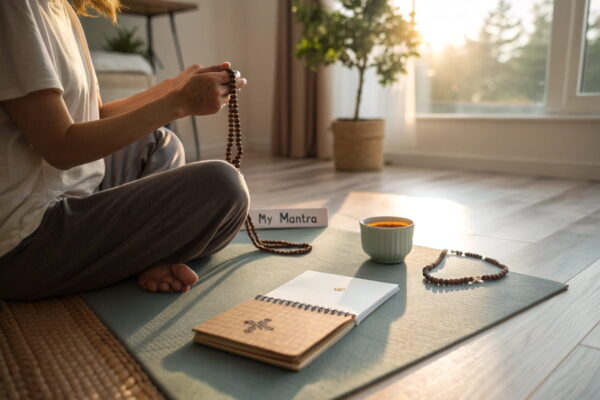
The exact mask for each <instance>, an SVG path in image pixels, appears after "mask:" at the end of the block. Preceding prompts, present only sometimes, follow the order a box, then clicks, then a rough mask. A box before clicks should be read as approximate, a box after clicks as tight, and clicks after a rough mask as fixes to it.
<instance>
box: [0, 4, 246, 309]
mask: <svg viewBox="0 0 600 400" xmlns="http://www.w3.org/2000/svg"><path fill="white" fill-rule="evenodd" d="M73 4H74V7H75V9H76V10H77V11H79V12H85V9H86V7H88V6H91V7H93V8H95V9H96V10H98V11H100V12H103V13H105V14H106V15H108V16H111V17H113V18H114V16H115V13H116V11H117V8H118V2H117V1H116V0H73ZM228 67H229V64H228V63H223V64H220V65H215V66H212V67H208V68H205V67H202V66H192V67H190V68H188V69H186V70H185V71H184V72H182V73H181V74H179V75H178V76H177V77H175V78H173V79H170V80H166V81H164V82H162V83H161V84H159V85H157V86H155V87H153V88H151V89H149V90H147V91H145V92H143V93H139V94H137V95H135V96H132V97H129V98H126V99H122V100H117V101H114V102H110V103H108V104H104V105H103V104H102V103H101V101H100V97H99V93H98V86H97V80H96V76H95V73H94V69H93V66H92V64H91V60H90V55H89V51H88V48H87V44H86V40H85V37H84V34H83V31H82V28H81V25H80V23H79V20H78V18H77V16H76V13H75V11H74V9H73V6H71V4H70V3H69V2H68V1H67V0H18V1H0V224H1V225H0V298H3V299H37V298H43V297H48V296H57V295H65V294H72V293H78V292H82V291H86V290H90V289H95V288H100V287H103V286H106V285H110V284H112V283H114V282H117V281H119V280H122V279H124V278H127V277H130V276H137V281H138V284H139V285H140V286H141V287H142V288H143V289H145V290H149V291H152V292H156V291H161V292H171V291H186V290H188V288H189V287H190V286H191V285H193V284H194V283H195V282H196V281H197V280H198V276H197V275H196V273H195V272H194V271H192V270H191V269H190V268H189V267H188V266H187V265H185V264H184V263H185V262H187V261H189V260H191V259H194V258H197V257H203V256H206V255H209V254H212V253H214V252H216V251H218V250H219V249H221V248H223V247H224V246H226V245H227V244H228V243H229V242H230V241H231V239H232V238H233V237H234V235H235V234H236V233H237V232H238V230H239V228H240V226H241V225H242V224H243V222H244V220H245V218H246V215H247V212H248V191H247V188H246V184H245V182H244V179H243V177H242V176H241V175H240V174H239V172H238V171H237V170H236V169H235V168H233V167H232V166H230V165H229V164H227V163H225V162H224V161H203V162H197V163H192V164H188V165H184V160H185V159H184V153H183V147H182V145H181V143H180V141H179V139H178V138H177V137H176V136H175V135H174V134H173V133H172V132H170V131H169V130H167V129H165V128H162V126H164V125H165V124H167V123H169V122H170V121H172V120H175V119H177V118H181V117H184V116H188V115H207V114H214V113H217V112H218V111H219V110H220V109H221V108H222V106H223V105H224V104H226V102H227V101H228V90H229V89H228V88H227V83H228V82H229V75H228V73H227V71H226V69H227V68H228ZM238 83H239V84H238V86H239V88H241V87H242V86H244V85H245V83H246V81H245V79H243V78H240V79H238ZM149 132H150V133H149Z"/></svg>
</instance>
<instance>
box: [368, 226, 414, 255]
mask: <svg viewBox="0 0 600 400" xmlns="http://www.w3.org/2000/svg"><path fill="white" fill-rule="evenodd" d="M383 221H392V222H404V223H408V224H409V225H407V226H401V227H393V228H382V227H376V226H370V225H369V224H372V223H374V222H383ZM414 230H415V224H414V222H413V221H411V220H410V219H408V218H401V217H386V216H382V217H369V218H363V219H361V220H360V239H361V243H362V248H363V250H364V251H365V253H367V254H368V255H370V256H371V258H372V259H373V261H376V262H378V263H382V264H398V263H401V262H403V261H404V258H405V257H406V256H407V255H408V253H410V251H411V249H412V242H413V232H414Z"/></svg>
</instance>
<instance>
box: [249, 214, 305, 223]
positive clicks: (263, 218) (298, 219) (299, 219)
mask: <svg viewBox="0 0 600 400" xmlns="http://www.w3.org/2000/svg"><path fill="white" fill-rule="evenodd" d="M272 220H273V217H269V216H268V215H265V214H260V213H259V214H258V223H259V224H261V223H262V224H267V225H271V221H272ZM279 222H280V223H282V224H308V223H310V224H316V223H317V217H315V216H314V215H304V214H301V215H297V216H294V215H292V216H290V215H289V214H288V213H279Z"/></svg>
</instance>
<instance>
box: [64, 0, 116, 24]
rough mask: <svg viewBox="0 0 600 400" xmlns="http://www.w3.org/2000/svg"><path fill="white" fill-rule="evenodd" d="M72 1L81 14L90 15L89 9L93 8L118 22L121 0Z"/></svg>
mask: <svg viewBox="0 0 600 400" xmlns="http://www.w3.org/2000/svg"><path fill="white" fill-rule="evenodd" d="M71 2H72V3H73V7H74V8H75V11H77V13H78V14H79V15H85V16H86V17H89V16H90V14H89V13H88V9H89V8H91V9H92V10H94V11H96V12H98V13H99V14H101V15H104V16H105V17H108V18H110V19H111V20H112V21H113V22H117V13H118V12H119V10H120V9H121V1H120V0H71Z"/></svg>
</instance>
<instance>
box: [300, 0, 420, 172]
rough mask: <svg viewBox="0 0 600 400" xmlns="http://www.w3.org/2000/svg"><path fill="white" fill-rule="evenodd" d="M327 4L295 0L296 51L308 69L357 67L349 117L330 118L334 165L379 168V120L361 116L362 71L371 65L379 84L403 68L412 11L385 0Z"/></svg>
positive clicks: (412, 39) (413, 45) (413, 41)
mask: <svg viewBox="0 0 600 400" xmlns="http://www.w3.org/2000/svg"><path fill="white" fill-rule="evenodd" d="M336 3H337V4H336V7H334V8H333V9H331V10H330V9H327V8H326V7H324V6H322V5H319V4H315V3H314V2H307V1H302V0H296V1H295V2H294V5H293V7H292V11H293V13H294V14H295V16H296V20H297V21H298V22H299V23H300V24H301V25H302V26H303V28H304V30H303V34H302V37H301V39H300V40H299V42H298V44H297V47H296V56H297V57H298V58H300V59H302V60H304V62H305V63H306V65H307V66H308V67H309V68H310V69H313V70H314V69H316V68H317V67H318V66H320V65H330V64H333V63H336V62H341V63H342V65H344V66H345V67H347V68H350V69H356V70H357V71H358V82H359V83H358V89H357V92H356V102H355V107H354V116H353V118H347V119H338V120H336V121H334V122H333V125H332V130H333V134H334V159H335V166H336V169H338V170H350V171H365V170H381V169H382V168H383V138H384V121H383V120H381V119H372V120H368V119H362V118H360V104H361V100H362V93H363V86H364V82H365V72H366V71H367V69H369V68H374V69H375V72H376V74H377V77H378V78H379V84H380V85H382V86H386V85H390V84H392V83H394V82H395V81H396V80H397V79H398V76H399V74H401V73H406V62H407V60H408V58H409V57H413V56H418V55H419V54H418V52H417V46H418V44H419V34H418V32H417V31H416V29H415V22H414V14H413V13H411V15H410V18H404V17H403V16H402V14H400V12H399V10H398V8H397V7H395V6H394V5H393V4H391V3H392V1H389V0H337V1H336Z"/></svg>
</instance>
